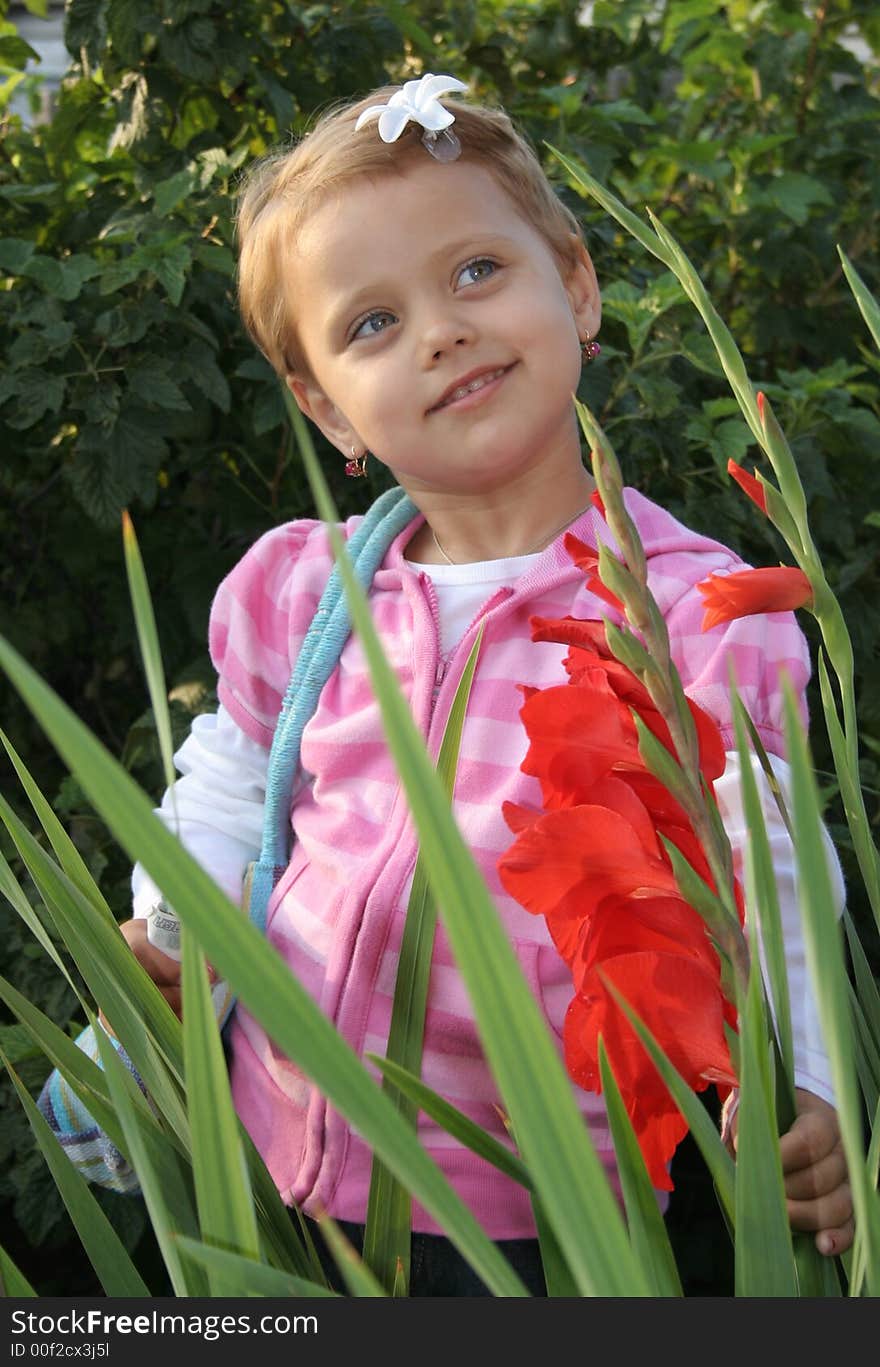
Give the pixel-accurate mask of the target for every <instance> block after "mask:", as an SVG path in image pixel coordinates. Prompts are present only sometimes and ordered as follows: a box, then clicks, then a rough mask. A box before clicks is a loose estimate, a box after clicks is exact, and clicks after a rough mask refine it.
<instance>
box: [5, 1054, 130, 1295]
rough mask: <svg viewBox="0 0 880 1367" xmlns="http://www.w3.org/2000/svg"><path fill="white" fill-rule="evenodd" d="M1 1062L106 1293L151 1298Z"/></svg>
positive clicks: (25, 1092)
mask: <svg viewBox="0 0 880 1367" xmlns="http://www.w3.org/2000/svg"><path fill="white" fill-rule="evenodd" d="M0 1060H2V1061H3V1063H4V1064H5V1065H6V1071H7V1072H8V1073H9V1076H10V1077H11V1079H12V1083H13V1086H14V1087H15V1090H16V1092H17V1093H18V1097H19V1100H20V1101H21V1104H22V1106H23V1107H24V1110H25V1113H26V1115H27V1118H28V1121H29V1122H30V1126H31V1129H32V1130H33V1132H34V1134H35V1136H36V1140H37V1143H38V1144H39V1146H40V1149H41V1151H42V1153H43V1157H44V1158H45V1160H46V1163H47V1164H48V1167H49V1171H50V1172H51V1174H52V1177H53V1178H54V1180H55V1185H56V1186H57V1188H58V1190H59V1192H60V1193H61V1199H62V1200H63V1202H64V1204H65V1206H66V1207H67V1212H68V1214H69V1215H70V1218H71V1220H72V1221H73V1224H74V1227H75V1229H76V1232H77V1234H78V1235H79V1237H80V1239H81V1241H82V1246H83V1248H84V1249H85V1251H86V1255H87V1256H88V1259H89V1261H90V1262H91V1264H92V1267H93V1268H94V1269H95V1273H96V1274H97V1277H98V1280H99V1281H100V1283H101V1285H102V1286H103V1288H104V1291H105V1292H106V1294H107V1295H108V1296H149V1295H150V1290H149V1287H148V1286H147V1285H146V1284H145V1282H144V1280H143V1278H142V1277H141V1275H140V1273H139V1272H138V1270H137V1268H136V1267H135V1265H134V1263H133V1262H132V1261H131V1258H130V1257H129V1256H128V1253H127V1252H126V1250H125V1247H124V1245H123V1244H122V1242H121V1240H120V1238H119V1235H118V1234H117V1233H116V1231H115V1229H114V1228H113V1226H112V1225H111V1224H110V1221H109V1220H108V1219H107V1216H106V1215H105V1214H104V1212H103V1210H102V1209H101V1207H100V1206H99V1205H98V1202H97V1201H96V1200H95V1197H94V1196H93V1195H92V1193H91V1191H89V1186H88V1183H87V1182H86V1180H85V1178H83V1177H81V1176H80V1174H79V1173H78V1172H77V1170H76V1168H75V1167H74V1166H73V1164H72V1163H71V1162H70V1161H69V1160H68V1157H67V1155H66V1153H65V1152H64V1150H63V1149H62V1147H61V1145H60V1144H59V1142H58V1140H57V1139H56V1138H55V1136H54V1134H53V1133H52V1131H51V1129H50V1128H49V1125H48V1123H47V1121H46V1120H45V1119H44V1118H43V1116H42V1115H41V1114H40V1112H39V1111H38V1110H37V1107H36V1105H35V1103H34V1101H33V1100H32V1098H31V1096H30V1093H29V1092H28V1090H27V1088H26V1087H25V1086H23V1084H22V1082H21V1080H20V1079H19V1077H18V1076H17V1074H16V1073H15V1070H14V1069H13V1068H12V1066H11V1064H10V1063H9V1061H8V1060H7V1059H6V1057H5V1055H4V1054H3V1051H2V1050H0Z"/></svg>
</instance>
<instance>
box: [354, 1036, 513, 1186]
mask: <svg viewBox="0 0 880 1367" xmlns="http://www.w3.org/2000/svg"><path fill="white" fill-rule="evenodd" d="M366 1057H367V1058H368V1059H369V1060H370V1062H371V1063H375V1065H376V1067H377V1068H380V1069H381V1070H382V1073H383V1074H384V1075H387V1076H388V1077H389V1078H390V1079H391V1081H392V1082H393V1083H394V1085H395V1087H397V1088H398V1089H399V1090H400V1091H401V1092H405V1093H406V1095H407V1096H408V1097H409V1098H410V1099H411V1100H412V1102H413V1104H414V1105H416V1106H417V1107H418V1108H419V1110H422V1111H424V1112H425V1114H426V1115H429V1116H430V1117H431V1119H432V1120H436V1122H437V1124H438V1125H440V1126H441V1128H442V1129H444V1130H446V1132H447V1134H451V1135H452V1136H453V1138H455V1139H457V1140H458V1141H459V1143H460V1144H464V1146H465V1148H468V1149H470V1150H471V1151H472V1152H473V1153H476V1154H478V1155H479V1157H480V1158H485V1159H486V1162H487V1163H491V1164H493V1166H494V1167H496V1168H497V1169H498V1171H499V1172H503V1173H504V1174H505V1175H506V1176H507V1177H512V1178H513V1180H514V1182H519V1184H520V1186H523V1187H527V1188H529V1189H530V1190H531V1188H532V1179H531V1178H530V1177H529V1172H528V1168H527V1167H526V1166H525V1164H524V1163H523V1161H522V1159H521V1158H518V1157H517V1156H516V1154H515V1153H511V1152H510V1150H509V1149H506V1148H505V1147H504V1145H503V1144H501V1143H500V1142H499V1141H498V1140H497V1139H496V1138H495V1136H494V1135H492V1134H489V1132H488V1130H484V1129H483V1128H482V1126H480V1125H477V1124H476V1123H475V1122H474V1121H473V1120H471V1118H470V1116H467V1115H465V1114H464V1112H463V1111H459V1110H458V1109H457V1108H456V1107H455V1106H452V1105H450V1103H449V1102H448V1101H447V1100H446V1098H445V1097H442V1096H440V1094H439V1093H438V1092H435V1091H433V1090H432V1089H431V1088H430V1087H426V1086H425V1084H424V1083H423V1082H422V1080H421V1078H417V1077H414V1076H413V1074H412V1073H408V1072H407V1071H406V1069H405V1068H401V1067H400V1066H399V1065H398V1064H396V1063H392V1062H391V1060H390V1059H387V1058H381V1057H380V1056H379V1055H378V1054H367V1056H366Z"/></svg>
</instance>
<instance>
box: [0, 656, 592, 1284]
mask: <svg viewBox="0 0 880 1367" xmlns="http://www.w3.org/2000/svg"><path fill="white" fill-rule="evenodd" d="M0 665H2V667H3V668H4V670H5V671H6V673H7V674H8V675H9V677H10V679H11V680H12V681H13V682H14V684H15V686H16V687H17V688H18V690H19V692H20V693H21V694H22V696H23V697H24V698H25V701H26V702H27V704H28V706H29V707H30V708H31V710H32V711H33V712H34V714H35V715H36V716H37V718H38V720H39V721H40V723H41V725H42V726H43V727H44V729H45V730H46V732H47V734H48V735H49V736H50V738H51V740H52V742H53V744H54V745H55V747H56V748H57V749H58V751H59V753H60V754H61V755H62V756H63V758H64V759H65V761H66V763H67V764H68V765H69V767H70V769H71V771H72V772H73V773H74V774H75V775H76V776H77V778H78V780H79V782H80V783H81V785H82V787H83V789H84V791H85V792H86V793H87V795H88V797H89V800H90V801H91V802H92V803H93V805H94V806H95V808H96V809H97V810H98V811H99V812H100V813H101V815H102V817H103V818H104V820H105V821H106V822H107V824H108V826H109V827H110V829H111V831H112V832H113V834H114V836H115V837H116V839H117V840H118V841H119V843H120V844H121V845H122V847H123V848H124V849H125V850H126V852H127V853H128V855H129V856H130V858H131V859H132V860H139V861H140V862H141V863H142V864H143V865H144V867H145V868H146V870H147V872H148V873H149V874H150V876H151V877H152V878H153V879H154V881H155V882H156V883H157V885H158V886H159V887H161V888H162V889H163V891H164V892H165V894H166V896H168V897H169V899H170V900H171V902H172V903H173V905H174V908H175V910H176V911H177V913H178V915H179V916H180V918H181V920H182V921H183V923H184V924H189V925H190V926H191V928H192V929H193V930H194V931H195V933H196V935H197V937H198V939H199V941H200V943H201V945H202V947H203V948H204V950H205V952H206V953H207V954H208V956H209V958H210V961H211V963H212V964H213V965H214V967H215V968H216V969H217V971H218V972H220V973H221V974H222V975H223V977H224V978H225V979H226V980H227V981H228V982H229V983H230V985H231V987H232V988H233V990H234V991H235V992H236V993H237V995H238V997H239V998H240V1000H241V1001H242V1002H243V1003H244V1004H245V1006H246V1007H247V1009H248V1010H249V1011H251V1012H252V1014H253V1015H254V1016H255V1017H256V1018H257V1019H258V1020H259V1021H260V1023H261V1024H262V1025H263V1026H264V1027H265V1029H266V1030H267V1032H268V1033H269V1035H270V1036H271V1037H272V1038H273V1039H274V1040H275V1042H276V1044H277V1045H278V1047H279V1048H280V1049H281V1050H282V1051H283V1052H284V1053H285V1054H287V1055H288V1056H289V1057H290V1058H291V1059H293V1060H294V1061H295V1062H296V1063H297V1064H298V1065H299V1066H300V1067H301V1068H302V1069H303V1070H304V1071H305V1072H306V1073H307V1074H308V1075H309V1076H310V1077H312V1078H314V1080H315V1082H316V1084H317V1085H318V1086H319V1087H320V1088H321V1090H322V1091H323V1092H324V1093H325V1094H326V1096H327V1097H328V1099H329V1100H330V1102H331V1103H332V1104H333V1105H334V1106H336V1107H337V1109H338V1110H339V1111H340V1112H341V1113H342V1114H343V1115H345V1116H346V1118H347V1119H348V1120H349V1121H350V1122H351V1124H352V1125H354V1127H355V1128H356V1129H357V1130H358V1131H359V1133H360V1134H362V1135H363V1136H364V1138H365V1139H366V1141H367V1142H368V1143H370V1144H371V1145H372V1146H373V1147H374V1148H375V1149H376V1150H377V1151H378V1152H379V1153H380V1154H381V1155H382V1157H383V1158H384V1159H385V1160H386V1161H387V1162H388V1163H389V1164H390V1165H392V1166H394V1167H395V1170H396V1171H398V1172H399V1173H400V1175H401V1176H402V1177H403V1179H404V1180H405V1181H406V1182H407V1184H408V1185H409V1187H410V1190H411V1191H412V1193H413V1195H414V1196H415V1197H416V1199H417V1200H419V1201H420V1203H421V1204H422V1205H423V1206H424V1207H425V1209H426V1210H429V1211H430V1212H431V1214H432V1215H433V1216H434V1218H435V1219H436V1220H437V1222H438V1223H439V1224H440V1225H441V1227H443V1228H445V1229H446V1231H447V1233H448V1234H449V1236H450V1238H452V1239H453V1241H454V1242H456V1244H457V1246H458V1247H459V1248H460V1249H461V1252H462V1253H463V1254H464V1256H465V1257H467V1258H468V1260H469V1261H470V1262H471V1264H472V1265H473V1266H474V1267H475V1268H476V1269H477V1271H478V1272H479V1273H480V1276H481V1277H482V1278H483V1280H484V1281H485V1282H486V1284H487V1286H489V1287H490V1288H491V1289H492V1290H493V1291H494V1292H495V1293H496V1294H498V1295H522V1294H523V1293H524V1290H525V1288H524V1287H523V1285H522V1282H521V1281H520V1279H519V1278H518V1277H517V1276H516V1275H515V1274H514V1273H513V1272H512V1270H511V1268H510V1265H509V1263H508V1262H507V1261H506V1259H504V1258H503V1256H502V1255H501V1254H500V1253H499V1252H498V1250H497V1249H496V1248H495V1246H494V1244H493V1243H492V1242H491V1240H489V1239H488V1238H487V1237H486V1235H485V1233H484V1232H483V1231H482V1230H481V1229H480V1227H479V1225H478V1224H477V1222H476V1220H475V1219H474V1217H473V1216H472V1214H471V1213H470V1211H469V1210H468V1209H467V1207H466V1206H465V1205H464V1204H463V1203H462V1202H461V1201H460V1200H459V1198H458V1197H457V1196H456V1195H455V1193H454V1192H453V1191H452V1189H451V1188H450V1187H449V1184H448V1183H447V1182H446V1181H445V1179H444V1178H443V1177H442V1174H441V1173H440V1172H439V1169H438V1168H437V1167H436V1164H434V1163H433V1162H432V1161H431V1159H430V1158H429V1157H428V1156H427V1154H426V1153H425V1152H424V1150H423V1149H422V1148H421V1146H420V1145H419V1144H418V1142H417V1141H416V1139H415V1137H414V1136H413V1135H412V1133H411V1132H410V1131H409V1130H408V1129H407V1128H406V1126H403V1125H402V1122H401V1121H400V1118H399V1116H398V1115H397V1113H396V1112H395V1110H394V1108H393V1106H391V1104H390V1102H389V1101H388V1099H387V1097H384V1096H383V1095H382V1093H381V1091H380V1090H379V1089H378V1088H377V1087H376V1085H375V1082H374V1081H373V1079H372V1077H371V1076H370V1075H369V1073H368V1072H367V1071H366V1069H365V1068H363V1067H362V1065H361V1064H360V1062H359V1060H358V1059H357V1058H356V1056H355V1055H354V1053H353V1052H352V1051H351V1049H350V1048H349V1047H348V1046H347V1045H346V1044H345V1042H344V1041H343V1040H341V1039H340V1037H339V1035H338V1034H337V1032H336V1031H335V1030H334V1028H333V1026H332V1025H331V1024H330V1022H329V1021H328V1020H327V1018H326V1016H324V1014H323V1013H322V1012H321V1011H320V1010H319V1008H318V1007H317V1006H316V1005H315V1003H314V1002H313V1001H312V999H311V998H310V997H309V996H308V994H307V993H306V992H305V991H304V990H303V989H302V988H301V987H300V986H299V984H298V983H297V982H296V980H295V979H294V978H293V977H292V975H291V974H290V972H289V970H288V968H287V966H286V964H285V963H284V962H283V960H282V959H281V958H280V956H279V955H278V954H277V952H276V951H275V950H274V949H273V948H272V947H271V946H270V945H269V944H268V942H267V941H266V940H265V938H264V937H263V936H262V935H261V934H260V933H259V931H258V930H257V929H256V928H255V927H254V926H252V925H251V924H250V923H249V922H248V920H247V919H246V918H245V917H244V916H242V914H241V911H240V909H239V908H237V907H234V906H233V904H232V903H231V902H230V901H229V899H228V898H227V897H226V896H225V895H224V894H223V893H222V892H221V891H220V889H219V888H218V887H217V885H216V884H215V883H214V882H213V880H212V879H211V878H210V877H209V876H208V874H207V873H205V871H204V870H203V869H202V868H201V867H200V866H199V865H198V864H197V863H196V861H195V860H194V859H192V858H191V857H190V856H189V855H188V854H187V853H186V851H185V850H184V849H183V848H182V847H181V845H180V843H179V842H178V841H177V840H175V838H174V836H173V835H172V834H171V833H170V832H169V831H168V830H166V828H165V826H164V825H163V824H162V822H161V821H159V820H158V819H157V818H156V817H155V815H154V813H153V809H152V804H151V803H150V801H149V799H148V798H147V797H146V795H145V794H144V793H143V792H142V791H141V790H140V789H139V788H138V786H137V784H135V783H134V781H133V780H132V779H131V777H130V776H129V775H128V774H127V773H126V772H125V770H124V769H123V768H122V766H121V765H120V764H118V763H117V761H115V760H114V759H113V758H112V757H111V756H110V755H109V754H108V753H107V751H106V750H105V748H104V747H103V746H102V745H101V744H100V742H99V741H97V740H96V739H95V737H94V736H93V735H92V734H91V733H90V732H89V730H88V728H87V727H85V726H84V725H83V724H82V723H81V722H80V720H79V718H78V717H77V716H76V715H75V714H74V713H73V712H72V711H71V710H70V708H68V707H67V706H66V705H65V704H64V703H63V702H61V700H60V699H59V698H58V697H57V696H56V695H55V694H54V693H53V692H52V690H51V689H50V688H49V687H48V686H47V685H46V684H45V683H44V682H43V680H42V679H40V677H39V676H38V675H37V674H36V673H35V672H34V671H33V670H32V669H31V668H30V666H29V665H27V664H26V663H25V661H24V660H22V659H21V657H20V656H19V655H18V654H17V652H16V651H14V650H13V649H12V647H11V646H10V645H9V643H8V642H7V641H4V640H3V639H2V638H0ZM429 772H431V771H430V766H429ZM160 1000H161V998H160ZM178 1024H179V1023H178ZM615 1215H616V1212H615ZM617 1219H618V1220H619V1216H617ZM193 1232H195V1231H193Z"/></svg>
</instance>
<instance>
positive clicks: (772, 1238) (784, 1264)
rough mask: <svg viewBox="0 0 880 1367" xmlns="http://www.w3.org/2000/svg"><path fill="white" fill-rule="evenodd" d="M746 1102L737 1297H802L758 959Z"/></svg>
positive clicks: (746, 1040)
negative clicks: (786, 1196)
mask: <svg viewBox="0 0 880 1367" xmlns="http://www.w3.org/2000/svg"><path fill="white" fill-rule="evenodd" d="M739 1020H740V1101H739V1112H738V1129H737V1151H736V1241H735V1245H734V1280H735V1287H736V1295H737V1296H772V1297H776V1296H796V1295H797V1293H798V1282H797V1273H796V1270H795V1262H794V1249H793V1248H792V1242H791V1230H790V1228H789V1223H788V1215H787V1211H786V1205H785V1183H784V1180H783V1176H782V1160H781V1158H780V1154H779V1134H778V1130H777V1126H776V1108H775V1104H774V1097H773V1088H772V1081H771V1074H770V1051H769V1048H768V1024H767V1019H766V1016H765V1013H764V996H763V986H762V980H761V970H760V966H759V964H758V956H757V955H753V956H752V965H751V971H750V973H749V986H748V992H747V993H746V1000H745V1003H744V1004H741V1005H740V1015H739Z"/></svg>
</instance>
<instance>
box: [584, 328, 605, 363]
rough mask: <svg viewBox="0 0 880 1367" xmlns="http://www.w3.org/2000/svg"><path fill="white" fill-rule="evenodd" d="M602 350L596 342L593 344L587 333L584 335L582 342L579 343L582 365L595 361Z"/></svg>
mask: <svg viewBox="0 0 880 1367" xmlns="http://www.w3.org/2000/svg"><path fill="white" fill-rule="evenodd" d="M601 350H602V348H601V347H600V345H599V343H598V342H594V341H593V339H592V337H591V336H590V334H589V333H588V332H586V333H584V340H583V341H582V342H581V359H582V360H583V362H584V364H588V363H589V362H590V361H595V359H596V357H597V356H598V355H599V353H600V351H601Z"/></svg>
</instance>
